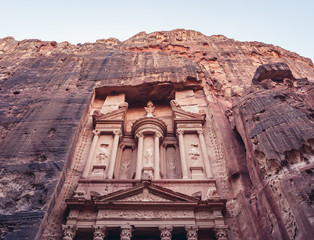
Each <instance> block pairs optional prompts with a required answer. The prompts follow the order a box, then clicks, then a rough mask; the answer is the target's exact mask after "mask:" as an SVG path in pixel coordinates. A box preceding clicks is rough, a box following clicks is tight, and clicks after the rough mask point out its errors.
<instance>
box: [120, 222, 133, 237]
mask: <svg viewBox="0 0 314 240" xmlns="http://www.w3.org/2000/svg"><path fill="white" fill-rule="evenodd" d="M132 231H133V229H132V227H131V226H130V225H126V226H122V227H121V234H120V239H121V240H131V237H132Z"/></svg>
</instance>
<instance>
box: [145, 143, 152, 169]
mask: <svg viewBox="0 0 314 240" xmlns="http://www.w3.org/2000/svg"><path fill="white" fill-rule="evenodd" d="M152 163H153V148H152V147H151V146H148V148H147V149H146V151H145V153H144V167H152V166H153V164H152Z"/></svg>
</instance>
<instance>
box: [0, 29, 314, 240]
mask: <svg viewBox="0 0 314 240" xmlns="http://www.w3.org/2000/svg"><path fill="white" fill-rule="evenodd" d="M273 62H281V63H280V64H275V65H274V64H273V65H271V64H270V65H263V66H261V67H259V66H260V65H262V64H269V63H273ZM258 67H259V69H258V71H257V72H256V74H255V76H254V73H255V71H256V69H257V68H258ZM253 76H254V78H253V83H254V84H255V85H254V84H253V86H252V87H250V86H251V84H252V81H251V80H252V77H253ZM301 78H307V79H308V80H307V79H301ZM313 79H314V69H313V63H312V61H311V60H310V59H307V58H304V57H301V56H299V55H297V54H296V53H291V52H289V51H286V50H284V49H282V48H280V47H277V46H273V45H269V44H263V43H259V42H238V41H235V40H233V39H228V38H226V37H224V36H220V35H217V36H209V37H208V36H205V35H203V34H201V33H199V32H195V31H189V30H174V31H170V32H155V33H151V34H146V33H144V32H143V33H139V34H137V35H136V36H134V37H132V38H130V39H128V40H126V41H124V42H120V41H119V40H117V39H108V40H98V41H97V42H96V43H86V44H77V45H71V44H69V43H68V42H62V43H56V42H43V41H40V40H23V41H16V40H14V39H13V38H11V37H7V38H4V39H0V98H1V100H0V167H1V171H0V230H1V232H0V234H1V235H0V238H3V239H34V238H35V235H36V234H37V237H38V236H40V233H37V231H38V229H39V225H40V223H41V221H42V219H43V217H44V214H46V216H45V217H46V218H45V221H48V219H49V216H50V214H51V211H52V209H53V208H54V206H55V201H56V199H57V197H58V195H59V192H60V190H61V187H62V185H63V183H64V181H65V179H66V176H67V172H68V171H69V169H70V166H71V162H70V161H69V159H71V158H72V156H73V151H74V149H73V147H72V146H73V144H74V143H75V142H76V141H77V139H78V136H79V134H80V129H81V128H82V125H83V124H84V123H85V116H86V114H87V111H88V105H89V103H90V99H91V97H92V94H93V91H94V88H96V87H103V86H136V85H141V84H144V83H147V84H150V83H160V86H162V84H163V83H164V82H175V83H178V84H182V86H184V85H188V84H190V83H191V82H198V83H199V84H200V85H201V86H202V87H203V88H204V92H205V94H206V98H207V99H208V111H209V112H210V113H211V115H212V119H213V123H212V122H211V123H208V126H207V127H208V129H210V131H209V135H210V136H213V135H215V136H217V137H218V139H219V142H213V143H212V146H213V152H214V153H215V154H216V156H217V158H216V159H223V157H221V158H219V156H225V158H226V159H227V162H226V163H224V162H222V161H217V162H215V163H213V171H216V172H219V174H218V173H217V174H216V175H215V177H217V178H218V180H217V184H218V191H221V192H220V195H221V196H222V197H224V198H227V199H228V203H227V211H226V214H227V224H228V225H229V228H230V229H229V232H230V233H229V238H231V239H271V238H274V239H280V238H282V239H285V238H291V239H293V238H295V239H306V238H307V237H310V236H311V234H313V232H312V231H313V230H312V229H313V223H312V222H311V221H310V219H311V218H313V212H312V210H311V209H312V208H311V206H312V205H311V204H312V200H313V190H312V187H311V184H313V183H312V179H313V175H312V174H313V169H311V166H312V168H313V163H312V161H313V132H314V131H313V110H312V109H313V102H314V100H313V96H314V94H313V85H312V83H311V82H312V81H313ZM248 87H250V88H248ZM246 88H248V89H247V90H246V91H244V92H243V90H244V89H246ZM241 96H242V98H239V99H235V98H236V97H241ZM146 97H147V96H146ZM143 98H144V97H143ZM233 102H234V105H233V109H232V112H231V111H227V109H228V108H231V104H232V103H233ZM226 111H227V115H228V116H229V120H230V122H231V124H229V122H228V120H227V117H226V115H225V112H226ZM234 127H235V128H236V131H234V130H232V128H234ZM235 128H234V129H235ZM210 136H209V137H210ZM241 138H242V140H243V142H241V141H242V140H241ZM87 144H90V143H87ZM62 171H63V172H62ZM71 171H74V172H75V171H77V170H75V169H74V170H73V169H71ZM76 174H77V175H80V174H81V172H78V173H76ZM219 179H220V180H219ZM219 186H220V187H219ZM224 186H225V187H224ZM230 189H232V191H230ZM21 216H22V217H21ZM311 227H312V229H311ZM308 239H310V238H308Z"/></svg>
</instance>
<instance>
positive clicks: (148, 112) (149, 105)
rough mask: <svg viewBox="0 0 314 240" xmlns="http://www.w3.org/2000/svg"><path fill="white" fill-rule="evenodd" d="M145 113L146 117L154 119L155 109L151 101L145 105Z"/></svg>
mask: <svg viewBox="0 0 314 240" xmlns="http://www.w3.org/2000/svg"><path fill="white" fill-rule="evenodd" d="M144 108H145V111H146V117H154V112H155V107H154V104H153V103H152V101H149V102H148V103H147V106H146V107H144Z"/></svg>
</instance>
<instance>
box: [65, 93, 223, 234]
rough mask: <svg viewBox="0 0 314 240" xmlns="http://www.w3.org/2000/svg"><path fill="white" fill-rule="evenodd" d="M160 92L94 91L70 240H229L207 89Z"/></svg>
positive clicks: (68, 230) (68, 221)
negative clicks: (212, 151)
mask: <svg viewBox="0 0 314 240" xmlns="http://www.w3.org/2000/svg"><path fill="white" fill-rule="evenodd" d="M134 91H135V90H134ZM159 93H160V94H159ZM159 93H157V94H155V95H153V94H151V93H150V94H148V95H146V96H143V95H141V94H138V93H136V92H132V90H125V89H122V88H121V89H118V88H117V89H114V91H113V90H112V89H105V88H104V89H101V88H100V89H96V90H95V94H94V97H93V99H92V102H91V106H90V109H89V118H90V119H91V120H90V121H91V124H90V126H89V125H88V124H87V125H86V128H88V127H90V129H89V130H90V132H92V134H90V135H89V139H88V141H89V142H90V145H88V149H87V150H86V151H87V152H88V154H86V156H87V158H86V159H85V160H84V161H85V165H84V170H83V172H82V175H81V177H80V179H79V181H78V185H77V187H76V189H75V191H74V193H73V196H72V197H70V198H68V199H66V204H67V208H68V210H69V211H68V215H67V218H66V223H65V224H64V225H63V240H81V239H94V240H103V239H122V240H129V239H134V240H136V239H162V240H166V239H167V240H169V239H187V240H196V239H200V240H202V239H218V240H223V239H228V237H227V226H226V224H225V220H224V210H225V205H226V200H225V199H222V198H221V197H220V196H219V194H218V192H219V191H218V190H219V189H217V185H216V180H215V178H214V176H215V174H213V170H212V163H213V161H214V159H213V157H212V156H213V155H212V154H210V152H209V149H210V147H211V146H210V144H211V139H210V138H211V135H210V134H208V127H206V125H207V124H208V121H210V119H209V112H208V107H207V102H206V96H205V94H204V92H203V90H202V89H201V88H196V89H195V88H190V89H175V88H174V89H173V90H172V92H171V94H167V97H165V96H164V94H165V93H162V92H159ZM73 161H75V160H73Z"/></svg>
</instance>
